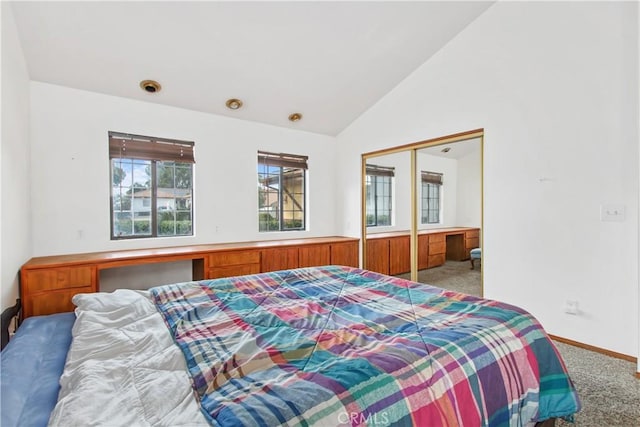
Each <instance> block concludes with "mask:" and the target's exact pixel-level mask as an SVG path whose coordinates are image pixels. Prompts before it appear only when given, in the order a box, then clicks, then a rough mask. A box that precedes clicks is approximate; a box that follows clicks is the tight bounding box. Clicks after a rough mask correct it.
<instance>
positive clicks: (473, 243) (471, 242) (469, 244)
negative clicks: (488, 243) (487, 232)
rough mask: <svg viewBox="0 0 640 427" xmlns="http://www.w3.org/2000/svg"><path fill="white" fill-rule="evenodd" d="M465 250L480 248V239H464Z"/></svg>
mask: <svg viewBox="0 0 640 427" xmlns="http://www.w3.org/2000/svg"><path fill="white" fill-rule="evenodd" d="M464 245H465V248H466V249H469V250H471V249H474V248H479V247H480V238H478V237H473V238H471V239H465V243H464Z"/></svg>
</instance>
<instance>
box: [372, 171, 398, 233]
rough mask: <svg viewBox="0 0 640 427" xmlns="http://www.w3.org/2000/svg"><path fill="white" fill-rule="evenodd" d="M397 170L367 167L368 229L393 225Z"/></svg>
mask: <svg viewBox="0 0 640 427" xmlns="http://www.w3.org/2000/svg"><path fill="white" fill-rule="evenodd" d="M394 176H395V168H393V167H385V166H376V165H367V182H366V185H367V227H377V226H382V225H391V206H392V202H393V199H392V184H393V177H394Z"/></svg>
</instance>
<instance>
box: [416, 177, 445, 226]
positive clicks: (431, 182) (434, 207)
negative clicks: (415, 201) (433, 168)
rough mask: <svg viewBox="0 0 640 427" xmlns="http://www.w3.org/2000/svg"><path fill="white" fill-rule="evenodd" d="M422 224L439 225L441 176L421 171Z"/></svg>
mask: <svg viewBox="0 0 640 427" xmlns="http://www.w3.org/2000/svg"><path fill="white" fill-rule="evenodd" d="M421 175H422V192H421V194H422V215H421V218H422V221H421V222H422V224H440V222H441V221H440V207H441V206H442V183H443V178H442V177H443V174H441V173H437V172H428V171H422V174H421Z"/></svg>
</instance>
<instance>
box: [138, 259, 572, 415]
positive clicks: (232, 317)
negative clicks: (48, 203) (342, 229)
mask: <svg viewBox="0 0 640 427" xmlns="http://www.w3.org/2000/svg"><path fill="white" fill-rule="evenodd" d="M151 293H152V296H153V299H154V301H155V303H156V305H157V307H158V309H159V311H160V312H161V314H162V316H163V318H164V320H165V323H166V324H167V326H168V328H169V329H170V332H171V333H172V334H173V336H174V339H175V341H176V343H177V344H178V345H179V346H180V348H181V349H182V351H183V353H184V355H185V358H186V361H187V366H188V368H189V372H190V375H191V377H192V382H193V387H194V390H195V392H196V395H197V398H198V399H199V401H200V405H201V408H202V411H203V413H204V414H205V417H206V418H207V419H208V420H209V422H210V423H211V424H212V425H216V426H217V425H220V426H226V425H234V426H235V425H262V426H276V425H302V426H306V425H327V426H336V425H369V426H383V425H414V426H487V425H489V426H503V425H504V426H507V425H508V426H522V425H531V424H533V423H535V422H536V421H539V420H544V419H547V418H550V417H570V416H571V414H573V413H575V412H576V411H578V410H579V408H580V403H579V400H578V396H577V394H576V392H575V389H574V387H573V384H572V383H571V380H570V379H569V377H568V375H567V372H566V369H565V367H564V364H563V362H562V361H561V359H560V358H559V356H558V353H557V350H556V349H555V347H554V345H553V344H552V343H551V341H550V340H549V338H548V337H547V335H546V333H545V331H544V330H543V329H542V327H541V326H540V324H539V323H538V322H537V321H536V319H534V318H533V317H532V316H531V315H529V314H528V313H527V312H525V311H523V310H522V309H519V308H517V307H513V306H510V305H507V304H503V303H499V302H496V301H491V300H485V299H480V298H476V297H472V296H468V295H464V294H459V293H455V292H449V291H443V290H442V289H440V288H435V287H431V286H427V285H424V284H419V283H414V282H411V281H407V280H402V279H398V278H392V277H388V276H384V275H380V274H377V273H373V272H369V271H365V270H360V269H355V268H349V267H339V266H327V267H318V268H304V269H296V270H286V271H279V272H273V273H264V274H258V275H251V276H241V277H231V278H224V279H217V280H208V281H207V280H205V281H198V282H189V283H182V284H174V285H167V286H160V287H156V288H153V289H151Z"/></svg>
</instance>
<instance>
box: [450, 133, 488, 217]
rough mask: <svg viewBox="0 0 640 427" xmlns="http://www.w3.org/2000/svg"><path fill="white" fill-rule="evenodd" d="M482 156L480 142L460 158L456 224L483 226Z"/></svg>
mask: <svg viewBox="0 0 640 427" xmlns="http://www.w3.org/2000/svg"><path fill="white" fill-rule="evenodd" d="M481 177H482V156H481V151H480V142H477V143H476V149H475V151H473V152H471V153H469V154H467V155H466V156H464V157H461V158H459V159H458V191H457V193H456V196H457V199H456V200H457V203H456V206H457V210H456V216H457V217H456V225H457V226H460V227H481V226H482V180H481Z"/></svg>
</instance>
